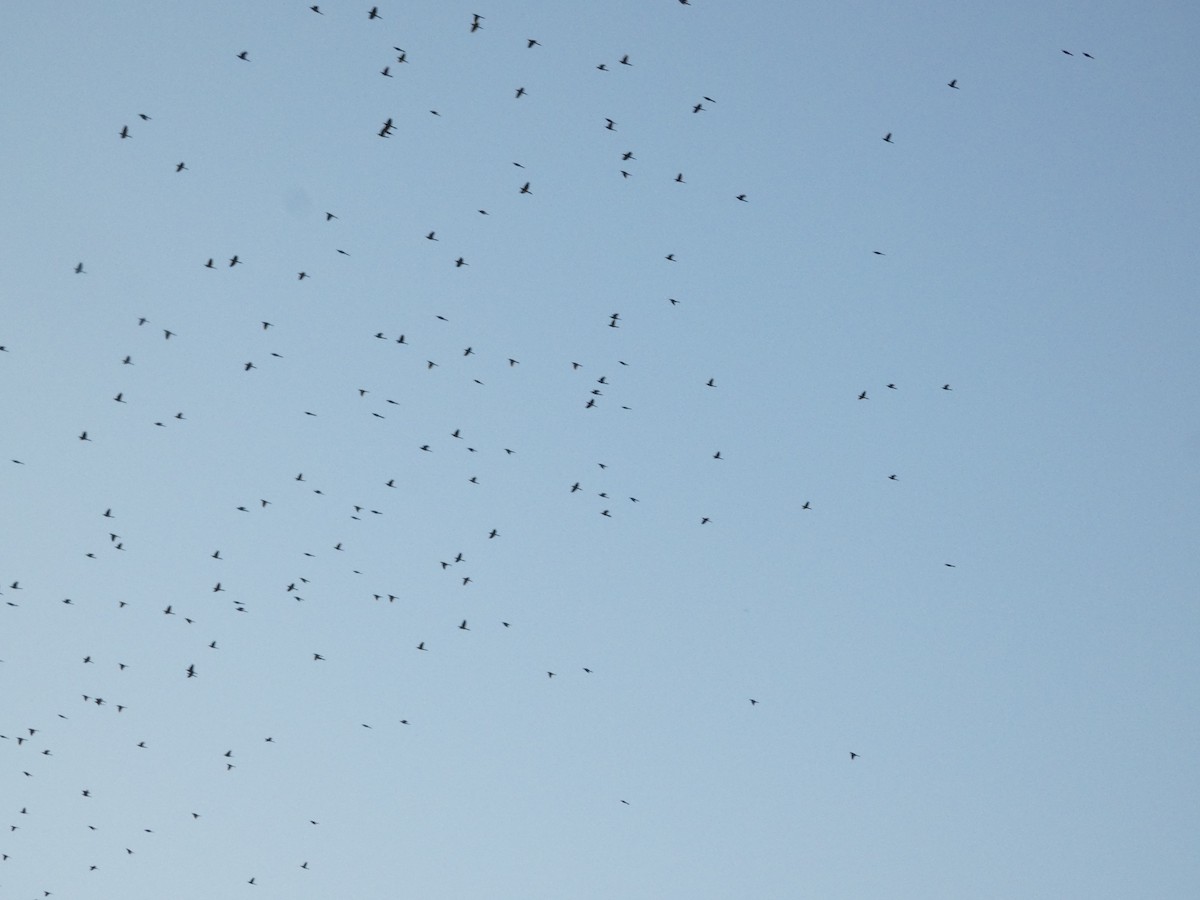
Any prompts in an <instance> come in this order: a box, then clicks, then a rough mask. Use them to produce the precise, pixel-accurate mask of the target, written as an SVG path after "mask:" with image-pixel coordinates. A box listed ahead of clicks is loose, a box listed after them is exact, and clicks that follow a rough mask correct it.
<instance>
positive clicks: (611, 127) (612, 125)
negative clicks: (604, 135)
mask: <svg viewBox="0 0 1200 900" xmlns="http://www.w3.org/2000/svg"><path fill="white" fill-rule="evenodd" d="M604 121H605V122H606V123H607V124H606V125H605V126H604V127H605V128H607V129H608V130H609V131H616V130H617V123H616V122H614V121H613V120H612V119H605V120H604Z"/></svg>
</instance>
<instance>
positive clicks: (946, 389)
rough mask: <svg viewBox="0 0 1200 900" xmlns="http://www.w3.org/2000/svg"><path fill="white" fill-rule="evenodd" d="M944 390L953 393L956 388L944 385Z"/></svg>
mask: <svg viewBox="0 0 1200 900" xmlns="http://www.w3.org/2000/svg"><path fill="white" fill-rule="evenodd" d="M942 390H943V391H952V390H954V388H952V387H950V385H948V384H943V385H942Z"/></svg>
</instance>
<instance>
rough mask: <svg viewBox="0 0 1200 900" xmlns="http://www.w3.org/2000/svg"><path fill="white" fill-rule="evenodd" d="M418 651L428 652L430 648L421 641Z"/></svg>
mask: <svg viewBox="0 0 1200 900" xmlns="http://www.w3.org/2000/svg"><path fill="white" fill-rule="evenodd" d="M417 649H418V650H428V649H429V648H428V647H426V646H425V642H424V641H421V643H419V644H417Z"/></svg>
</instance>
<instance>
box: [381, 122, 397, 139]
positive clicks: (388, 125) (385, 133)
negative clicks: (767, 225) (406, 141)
mask: <svg viewBox="0 0 1200 900" xmlns="http://www.w3.org/2000/svg"><path fill="white" fill-rule="evenodd" d="M395 127H396V126H395V125H393V124H392V120H391V119H388V120H387V121H386V122H384V123H383V127H382V128H380V129H379V136H380V137H384V138H385V137H391V134H392V129H393V128H395Z"/></svg>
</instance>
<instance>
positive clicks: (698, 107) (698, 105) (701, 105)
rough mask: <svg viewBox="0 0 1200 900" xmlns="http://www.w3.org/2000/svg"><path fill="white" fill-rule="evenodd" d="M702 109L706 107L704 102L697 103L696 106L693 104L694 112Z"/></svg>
mask: <svg viewBox="0 0 1200 900" xmlns="http://www.w3.org/2000/svg"><path fill="white" fill-rule="evenodd" d="M702 109H704V104H703V103H697V104H696V105H695V106H693V107H692V112H693V113H698V112H700V111H701V110H702Z"/></svg>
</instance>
